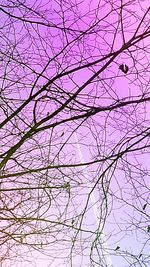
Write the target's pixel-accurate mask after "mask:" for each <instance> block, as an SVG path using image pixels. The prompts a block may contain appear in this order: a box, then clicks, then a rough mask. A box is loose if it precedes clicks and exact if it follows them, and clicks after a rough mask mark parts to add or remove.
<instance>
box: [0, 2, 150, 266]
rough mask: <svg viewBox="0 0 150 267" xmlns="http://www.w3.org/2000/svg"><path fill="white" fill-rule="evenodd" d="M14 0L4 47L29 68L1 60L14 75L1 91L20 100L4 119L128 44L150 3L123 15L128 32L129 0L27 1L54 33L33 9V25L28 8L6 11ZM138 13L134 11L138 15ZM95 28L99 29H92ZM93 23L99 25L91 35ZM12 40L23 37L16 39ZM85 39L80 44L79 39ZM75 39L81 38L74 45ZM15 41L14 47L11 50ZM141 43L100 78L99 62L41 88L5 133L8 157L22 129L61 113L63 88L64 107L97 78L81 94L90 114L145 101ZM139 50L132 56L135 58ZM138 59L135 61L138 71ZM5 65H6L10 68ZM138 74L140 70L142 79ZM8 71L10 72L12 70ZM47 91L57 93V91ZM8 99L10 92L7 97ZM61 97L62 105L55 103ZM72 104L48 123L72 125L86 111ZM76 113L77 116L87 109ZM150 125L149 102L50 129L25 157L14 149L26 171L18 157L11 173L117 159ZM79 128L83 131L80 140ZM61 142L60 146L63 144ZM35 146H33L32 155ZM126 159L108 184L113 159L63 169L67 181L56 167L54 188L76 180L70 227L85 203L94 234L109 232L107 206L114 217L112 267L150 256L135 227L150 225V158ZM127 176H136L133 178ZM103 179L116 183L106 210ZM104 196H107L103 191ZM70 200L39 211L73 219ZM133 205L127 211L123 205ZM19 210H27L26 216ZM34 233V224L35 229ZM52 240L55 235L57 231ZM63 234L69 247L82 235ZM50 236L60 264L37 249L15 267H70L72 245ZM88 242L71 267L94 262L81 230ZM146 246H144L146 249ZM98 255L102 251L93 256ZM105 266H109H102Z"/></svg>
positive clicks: (32, 142)
mask: <svg viewBox="0 0 150 267" xmlns="http://www.w3.org/2000/svg"><path fill="white" fill-rule="evenodd" d="M6 2H7V1H6ZM6 2H5V1H4V2H2V5H3V9H4V10H7V11H9V12H10V13H12V14H13V17H11V21H14V24H13V27H11V26H10V27H9V21H7V16H8V15H7V14H6V13H4V12H2V11H1V12H2V14H3V15H2V17H1V22H2V23H5V27H6V32H7V36H9V38H8V37H7V36H5V35H3V38H2V42H1V50H2V51H4V50H5V53H6V54H8V55H9V56H12V58H17V61H18V62H20V61H21V64H20V67H18V65H16V64H15V63H16V62H13V60H12V64H9V61H8V60H7V59H6V58H4V56H3V58H4V59H3V61H2V64H1V69H0V71H1V72H2V74H3V75H4V76H6V77H7V79H6V81H5V82H3V78H4V76H3V77H2V79H1V81H0V83H1V85H2V88H5V91H6V96H9V97H10V98H12V102H11V105H10V106H11V107H9V108H8V110H7V111H5V112H4V114H2V115H1V118H3V116H5V114H7V112H8V115H9V114H11V113H12V112H13V111H14V110H16V108H17V107H18V106H19V105H20V104H21V103H23V101H24V100H26V99H27V98H28V97H29V95H33V94H36V93H37V94H38V91H39V90H40V89H41V87H42V86H43V84H46V83H47V82H48V81H49V79H52V78H53V77H54V76H55V75H56V74H58V73H61V72H62V71H64V69H66V70H71V69H72V68H73V67H74V66H81V64H82V63H81V62H84V63H87V62H91V61H94V60H95V61H96V60H98V59H99V58H100V57H104V56H105V55H107V54H109V53H113V52H114V51H116V50H118V49H120V48H121V47H122V45H123V42H124V40H125V41H126V42H127V40H129V39H130V38H131V36H132V35H133V32H134V29H135V27H137V25H138V23H139V20H138V18H139V17H140V16H142V14H143V13H144V11H145V10H146V8H147V6H148V1H133V5H132V7H131V6H129V7H128V5H127V6H126V7H125V8H124V11H123V14H122V16H123V18H124V20H123V26H121V25H122V24H121V13H120V12H119V6H120V3H121V1H88V0H85V1H82V2H81V1H72V2H67V1H58V2H57V3H56V1H50V2H49V1H44V0H42V1H35V2H34V3H32V4H31V2H30V1H26V2H25V3H26V5H28V6H30V7H32V8H37V14H36V16H37V17H38V20H39V21H40V22H43V21H46V22H47V21H49V20H50V21H51V27H50V28H49V27H45V26H43V25H42V24H41V25H38V26H37V25H36V24H35V23H33V22H35V17H34V15H33V14H32V12H30V11H31V10H30V9H29V10H28V11H26V17H28V19H31V20H32V24H28V23H26V22H23V21H19V20H18V17H20V16H22V14H25V13H24V12H25V11H24V8H22V13H21V12H20V11H19V9H18V8H17V6H16V8H15V9H14V10H13V9H12V7H11V4H10V7H9V8H7V7H6V6H5V3H6ZM78 2H80V5H78ZM12 3H13V4H14V3H15V2H13V1H12ZM122 3H124V4H125V3H127V1H122ZM70 5H72V7H71V9H69V6H70ZM40 6H41V8H40ZM97 7H98V9H97ZM113 9H114V10H113ZM41 10H45V13H43V17H40V16H39V15H38V12H41ZM97 10H98V11H97ZM88 12H89V13H88ZM134 13H135V14H136V15H134ZM62 15H64V16H65V17H64V18H65V19H64V20H63V19H62ZM146 18H147V17H146ZM148 21H149V20H148V19H145V20H144V22H143V28H144V27H145V28H146V27H148ZM29 25H30V26H29ZM64 25H65V27H66V28H67V27H69V28H71V29H72V30H74V31H73V32H72V33H71V31H70V33H68V32H67V30H65V31H64V32H63V31H62V30H61V27H62V26H64ZM93 25H95V26H94V27H93ZM90 26H91V28H90V29H89V27H90ZM121 27H123V32H124V35H123V34H122V28H121ZM141 28H142V27H140V28H139V31H138V32H137V33H136V34H137V35H138V34H141V30H140V29H141ZM87 29H88V30H87ZM116 29H117V30H116ZM86 30H87V36H86V35H83V34H82V32H83V31H86ZM14 35H15V36H16V38H14ZM79 35H80V38H77V37H78V36H79ZM75 38H76V39H77V40H76V41H75ZM11 42H12V44H15V45H12V46H11V45H10V44H11ZM6 44H7V45H6ZM142 45H144V46H146V45H149V41H148V40H143V42H141V43H140V45H139V44H137V47H136V46H135V47H134V49H133V51H132V50H128V53H127V52H126V53H124V52H123V53H121V54H119V55H118V56H116V57H115V58H114V60H112V62H111V63H110V64H109V65H108V67H107V68H106V69H105V70H104V71H103V72H102V73H99V75H98V76H97V77H95V78H94V75H95V73H96V72H97V71H98V70H99V69H100V68H103V67H104V66H105V64H107V62H108V60H109V59H106V60H103V61H102V62H99V63H98V64H96V65H94V66H89V67H87V68H83V69H82V70H80V71H77V72H75V73H70V74H68V76H67V77H61V78H60V79H57V80H56V81H54V83H53V85H50V86H49V88H48V89H47V94H46V93H45V92H41V94H39V95H37V97H36V98H35V99H36V100H35V102H32V101H31V103H29V104H28V105H27V106H26V107H25V108H24V109H23V112H20V114H19V116H18V117H17V120H16V121H15V120H14V121H13V126H14V125H15V127H14V128H13V127H12V123H11V122H8V124H7V127H6V128H4V131H3V132H2V137H3V136H5V135H6V132H8V131H10V134H9V135H8V136H7V137H6V138H5V141H4V143H2V145H3V147H2V151H3V153H4V152H5V151H7V149H8V148H9V147H10V146H11V145H14V144H16V142H19V140H20V136H19V131H20V130H21V131H22V134H23V133H24V132H26V131H27V129H28V127H29V125H30V124H31V123H32V121H33V120H34V122H35V123H37V122H38V121H39V120H42V119H43V120H44V118H45V116H46V115H47V116H49V114H52V113H53V112H55V110H57V108H58V107H59V105H60V102H59V101H60V99H61V97H60V95H61V94H59V93H57V91H58V88H59V92H63V94H64V96H63V97H64V98H63V99H62V100H61V101H62V102H63V101H65V100H66V99H67V97H68V95H71V94H73V93H75V92H76V90H77V89H78V88H80V87H82V86H83V85H84V84H85V83H86V82H87V81H88V80H89V79H91V77H93V79H92V81H91V83H89V84H87V86H85V88H83V90H82V92H81V93H80V97H77V101H78V104H79V107H80V109H81V112H83V104H84V106H85V110H86V108H87V106H93V105H94V106H96V107H99V108H105V107H107V106H108V105H113V104H114V103H117V101H118V103H119V101H120V99H122V101H125V100H128V99H129V98H130V99H131V97H133V99H136V97H137V98H138V97H139V95H141V94H142V93H143V92H147V94H148V89H147V91H146V89H145V88H147V85H148V81H149V75H148V74H147V72H146V67H147V66H148V64H149V63H148V60H149V58H148V57H147V58H146V57H144V56H143V54H142V49H141V50H140V47H141V48H142ZM10 47H11V49H10ZM63 48H64V49H63ZM61 49H63V52H62V53H60V51H61ZM131 52H132V55H133V57H131V56H130V53H131ZM9 53H10V54H9ZM17 53H18V54H17ZM19 53H20V54H21V56H20V55H19ZM56 54H57V56H56ZM55 57H56V58H55ZM18 62H17V64H18ZM26 62H27V63H26ZM134 62H136V64H137V66H136V67H135V65H134ZM26 64H27V65H28V67H27V65H26ZM120 64H126V65H128V66H129V75H125V74H124V73H122V72H121V70H119V66H120ZM6 65H8V66H7V67H6V68H5V66H6ZM135 68H137V70H138V75H137V72H136V71H135ZM143 68H145V76H143V74H142V72H140V71H142V70H143ZM4 69H5V72H6V73H4ZM38 73H40V75H38ZM37 76H38V79H37ZM20 77H21V79H20ZM12 80H13V82H12ZM16 84H17V86H16ZM83 87H84V86H83ZM32 88H33V90H32ZM142 90H143V92H142ZM49 92H53V93H52V94H51V95H50V93H49ZM1 93H3V91H2V92H1ZM53 97H54V99H53ZM18 98H20V99H21V101H20V102H19V101H18V102H17V101H14V99H18ZM6 99H7V98H6ZM43 99H48V101H47V102H46V101H43ZM56 99H57V100H58V101H56ZM72 102H73V101H72ZM72 102H71V103H70V104H69V105H68V106H69V107H70V109H66V110H65V111H62V112H60V114H58V115H56V116H55V117H54V119H51V120H50V123H51V124H52V123H55V121H59V120H61V119H62V118H65V119H66V118H69V117H70V116H73V115H75V114H76V108H77V107H78V106H77V104H76V103H75V102H74V103H73V104H72ZM33 103H34V104H33ZM86 105H87V106H86ZM77 114H79V111H78V113H77ZM143 114H144V115H143ZM135 117H136V118H137V122H135ZM144 120H145V121H144ZM148 120H149V110H148V105H147V106H144V107H140V108H139V110H138V107H137V108H136V107H133V108H131V109H129V108H128V107H124V108H123V109H122V110H121V112H120V111H119V109H118V110H114V111H112V112H111V113H110V114H109V112H108V113H107V112H105V111H104V112H101V114H100V115H99V114H97V115H94V116H93V117H92V118H90V119H89V120H88V121H87V120H86V121H85V122H83V123H82V125H80V124H79V123H74V124H69V122H68V123H65V124H60V125H59V126H58V127H57V128H56V129H54V130H53V132H50V131H49V129H47V131H45V132H42V133H41V132H39V133H38V134H37V137H35V139H34V138H33V139H31V140H29V141H27V142H26V143H24V144H23V145H22V147H21V149H22V150H21V152H20V151H18V152H17V153H18V154H17V153H16V159H17V160H18V162H20V165H16V162H14V161H13V160H11V161H10V162H9V164H8V165H6V167H5V171H6V174H7V172H9V171H10V172H15V171H18V170H23V169H24V170H25V169H28V168H31V169H32V168H39V167H41V166H45V165H44V164H49V163H51V162H54V163H55V164H56V165H57V164H58V162H60V163H61V164H64V163H65V164H68V163H72V164H73V163H81V162H82V163H84V162H89V161H92V160H93V161H94V160H98V159H100V158H101V157H103V155H110V154H111V153H112V150H113V149H114V150H113V152H114V154H115V153H117V152H118V151H120V150H121V149H122V150H123V149H126V147H127V145H128V146H129V145H132V144H133V143H134V142H136V140H138V138H139V137H138V134H137V133H138V131H139V132H140V131H141V130H142V129H145V128H146V122H147V121H148ZM139 122H140V123H139ZM48 123H49V122H48V121H44V122H43V124H42V126H46V125H48ZM108 125H109V126H108ZM39 127H40V126H39ZM144 127H145V128H144ZM141 128H142V129H141ZM14 129H15V130H14ZM74 130H75V133H74V134H72V133H73V131H74ZM17 134H18V135H17ZM50 134H51V136H52V137H51V140H50V141H51V144H52V146H51V147H50V148H49V150H48V147H47V146H46V145H47V144H48V142H49V139H50ZM127 135H128V136H129V137H130V138H131V140H130V141H128V139H126V138H127V137H126V136H127ZM13 136H15V137H13ZM60 137H61V140H62V141H61V143H60ZM126 140H127V142H126ZM105 142H107V143H108V146H107V147H106V146H105V145H104V144H105ZM144 142H145V141H143V144H144ZM37 143H38V145H39V147H41V148H42V149H41V151H39V150H38V149H37V148H36V144H37ZM63 143H65V146H64V147H63V145H62V144H63ZM116 144H117V145H116ZM141 144H142V143H141ZM112 147H113V149H112ZM30 148H31V149H32V150H30ZM60 148H61V149H60ZM26 149H28V150H29V152H28V153H25V152H24V151H25V150H26ZM48 152H49V155H50V156H49V157H48V156H47V153H48ZM31 159H32V160H31ZM126 160H128V161H129V163H130V164H132V170H130V168H129V165H127V164H126ZM118 162H119V163H116V165H115V164H114V166H117V170H116V169H115V167H113V166H112V168H110V170H109V171H107V172H106V175H105V176H104V178H103V176H102V177H101V174H102V172H105V170H106V169H107V167H108V164H111V160H108V161H107V162H105V163H103V164H99V163H95V164H92V165H89V166H88V167H87V168H84V167H81V168H78V172H77V173H74V170H72V171H70V170H63V169H61V168H60V170H62V171H64V174H63V175H64V176H63V181H61V180H60V177H61V175H60V173H59V172H58V171H57V170H52V171H50V176H52V177H54V181H51V183H52V185H53V184H54V185H56V183H58V185H59V186H62V185H63V184H65V183H66V182H67V181H68V177H69V179H70V177H71V179H72V180H71V182H70V184H71V192H72V194H73V200H72V201H71V202H68V203H69V207H68V210H67V211H68V213H66V214H67V215H64V217H65V216H66V221H67V223H71V218H72V215H75V219H76V218H77V214H80V213H81V212H82V210H83V209H84V207H85V205H86V201H89V202H88V205H89V206H88V209H87V211H86V214H85V217H84V220H83V226H84V228H85V229H87V230H89V231H92V230H95V229H97V227H103V221H102V219H101V216H102V215H103V216H105V210H104V209H103V205H104V206H105V205H106V204H107V205H108V211H107V212H108V213H107V216H108V217H107V221H106V224H105V226H104V230H103V235H101V236H100V237H99V249H101V247H105V252H106V256H105V257H106V261H108V266H109V267H111V266H113V267H115V266H118V264H121V265H122V266H123V267H128V266H129V263H128V262H127V261H126V259H124V257H120V254H122V253H125V251H128V253H129V254H134V253H135V254H136V255H140V253H141V251H142V253H145V254H146V253H147V251H148V246H144V245H143V244H144V242H145V232H144V233H143V232H142V231H141V232H138V231H136V230H135V229H137V230H138V225H137V222H139V221H140V224H141V225H143V227H145V224H146V223H145V221H144V220H145V218H146V216H145V217H144V216H143V217H141V218H139V217H138V216H141V214H140V213H139V212H138V211H139V210H140V209H141V210H142V207H143V205H144V204H145V200H147V201H148V200H149V192H148V190H147V188H149V182H148V181H147V177H148V175H149V173H148V171H147V167H148V164H149V158H148V157H147V154H144V153H143V156H142V157H140V155H138V152H137V154H136V157H135V154H134V155H133V154H132V153H131V155H130V154H129V155H127V157H125V158H124V159H120V160H119V161H118ZM138 166H140V167H139V169H140V168H141V169H142V168H143V169H145V176H144V177H140V176H139V173H140V170H139V173H137V169H138ZM141 166H142V167H141ZM146 171H147V172H146ZM81 172H82V174H81ZM141 173H142V171H141ZM45 177H47V176H46V174H45V172H44V171H43V172H41V173H40V174H39V178H40V179H39V180H40V185H41V184H42V183H44V182H43V181H44V179H45ZM128 177H130V178H131V179H128ZM20 179H21V180H20V181H21V183H22V184H23V183H26V180H25V182H24V176H22V177H21V178H20ZM27 179H28V183H27V185H33V186H34V185H35V182H34V179H33V180H32V178H31V176H30V175H28V178H27ZM83 179H84V180H83ZM102 179H104V185H105V189H107V186H108V185H109V183H110V184H111V186H110V191H109V195H108V199H107V201H106V200H105V201H104V203H102V205H99V203H100V202H102V197H104V192H103V190H102V188H101V180H102ZM136 179H137V181H136ZM55 181H56V182H55ZM95 181H97V182H95ZM98 181H99V182H98ZM133 181H134V182H133ZM143 181H144V183H145V184H146V186H145V191H144V187H140V183H141V184H142V183H143ZM17 183H18V181H17ZM77 183H78V184H77ZM13 184H14V181H12V180H11V178H10V179H8V180H6V181H5V184H4V185H3V186H4V188H5V189H6V188H7V189H8V188H10V187H11V186H13ZM16 186H19V183H18V184H16ZM134 187H135V188H136V190H135V192H134V190H133V189H134ZM91 188H94V190H91ZM142 190H143V192H142ZM89 192H91V193H90V194H91V196H90V198H89V199H88V194H89ZM102 193H103V196H102V195H101V194H102ZM134 194H135V195H134ZM138 194H139V195H138ZM142 194H143V197H142ZM131 195H132V196H134V198H133V197H132V198H131ZM12 196H13V194H12ZM66 196H67V197H66ZM17 197H18V199H21V197H20V196H17ZM63 198H64V199H65V200H64V203H63V200H62V199H63ZM121 198H123V199H124V203H123V202H122V201H121ZM39 199H40V197H39ZM45 199H46V197H45V195H44V196H43V198H42V196H41V201H44V200H45ZM66 199H69V198H68V191H67V190H66V191H65V190H64V191H63V192H61V193H60V195H59V196H57V193H55V194H54V197H53V200H52V203H53V206H52V207H51V209H48V210H47V211H46V209H47V207H48V205H49V204H48V202H46V204H45V205H44V204H43V205H41V206H40V213H41V214H42V212H43V213H44V215H45V217H46V218H50V219H53V220H55V216H56V218H57V217H59V215H60V214H59V212H60V210H59V209H60V207H61V208H62V209H64V214H65V208H64V207H66V206H65V205H66V202H65V201H66ZM56 200H57V201H56ZM18 201H19V200H18ZM69 201H70V200H69ZM125 203H126V204H127V205H125ZM133 205H134V209H133ZM10 206H11V204H10ZM35 207H36V203H35ZM135 207H136V208H137V210H136V209H135ZM32 208H33V207H32V203H30V202H29V207H27V209H29V210H30V209H31V210H32ZM148 211H149V208H148V207H147V208H146V212H147V213H148ZM19 212H23V211H22V210H21V211H19ZM62 213H63V212H62ZM33 214H34V213H33ZM139 214H140V215H139ZM131 215H132V216H131ZM130 217H131V218H130ZM133 217H134V219H135V221H134V223H133V225H132V227H133V229H132V228H128V227H129V226H128V225H126V220H128V221H130V219H132V218H133ZM75 223H77V224H78V225H79V221H77V222H76V221H75ZM28 227H29V228H30V225H29V226H28ZM23 231H25V233H26V232H27V231H28V229H26V228H23ZM125 233H126V234H125ZM53 235H55V233H54V234H53ZM112 235H113V237H112ZM62 236H63V238H64V239H66V247H67V248H70V247H69V244H70V243H69V240H70V239H71V238H72V239H73V236H74V232H73V231H69V230H68V232H67V230H65V231H64V232H61V231H60V233H59V234H58V235H57V238H58V240H59V239H60V240H61V237H62ZM47 238H51V239H52V241H51V242H52V244H51V245H50V246H48V247H47V253H48V252H49V250H50V251H51V254H52V256H54V259H53V258H49V256H47V255H41V254H40V253H39V252H38V251H32V250H31V251H30V256H29V259H30V262H25V261H24V258H22V261H21V262H19V261H18V259H17V261H16V260H15V259H14V265H15V266H16V267H17V266H18V267H25V266H36V267H41V266H45V267H49V266H51V267H55V266H60V267H69V266H71V265H70V263H69V262H68V261H67V260H66V259H63V260H62V258H63V257H65V255H66V254H67V253H68V250H67V249H66V247H65V248H64V247H63V244H61V242H60V241H58V242H57V243H56V245H54V240H55V237H54V239H53V238H52V236H51V237H49V236H48V237H47ZM80 238H81V239H83V240H87V243H86V242H82V243H80V242H79V241H80V239H79V240H78V242H77V245H76V246H75V253H76V256H75V257H74V259H73V263H72V267H75V266H82V267H84V266H90V265H89V259H88V257H87V256H86V255H89V253H90V252H91V251H90V250H89V243H90V242H91V238H94V237H93V236H92V235H91V233H88V232H86V233H82V234H80ZM104 239H107V242H106V243H105V244H103V240H104ZM31 240H32V238H31V239H29V242H31ZM139 241H140V242H141V244H142V245H140V242H139ZM39 242H41V241H39ZM101 243H102V244H101ZM41 246H42V245H41ZM117 246H119V247H120V248H119V249H118V250H117V251H116V256H114V251H115V249H116V247H117ZM27 249H28V248H26V247H25V246H23V245H22V247H21V248H20V250H19V247H18V250H16V248H15V250H14V251H15V255H16V254H17V253H18V254H19V253H20V252H21V251H22V250H23V251H24V255H25V256H26V255H27V251H26V250H27ZM29 250H30V249H29ZM83 250H84V254H83V255H82V254H81V251H83ZM14 251H13V253H14ZM93 251H94V253H96V252H95V250H93ZM143 251H144V252H143ZM111 252H112V253H111ZM55 253H56V254H55ZM73 253H74V252H73ZM95 260H98V256H97V254H95ZM11 263H12V260H11ZM11 263H10V262H9V261H8V266H11ZM101 264H102V266H103V262H102V263H101Z"/></svg>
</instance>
